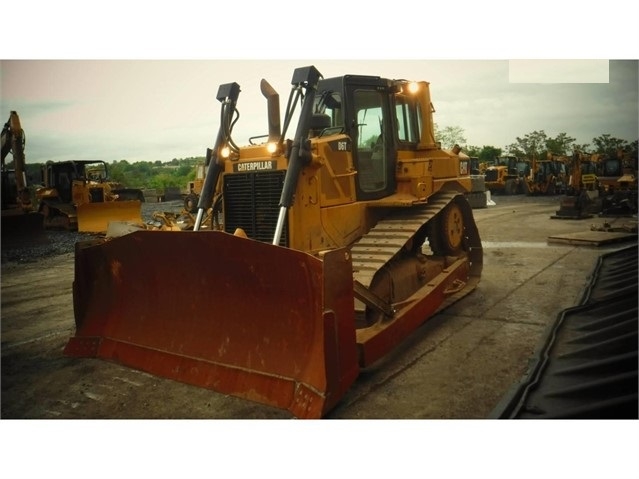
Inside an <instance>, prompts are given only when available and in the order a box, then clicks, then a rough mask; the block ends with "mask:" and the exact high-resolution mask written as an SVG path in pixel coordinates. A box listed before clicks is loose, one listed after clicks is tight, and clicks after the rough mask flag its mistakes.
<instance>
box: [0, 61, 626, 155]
mask: <svg viewBox="0 0 639 479" xmlns="http://www.w3.org/2000/svg"><path fill="white" fill-rule="evenodd" d="M310 64H313V65H315V66H316V67H317V68H318V70H319V71H320V72H321V73H322V74H323V76H324V77H331V76H338V75H343V74H347V73H353V74H370V75H380V76H385V77H389V78H405V79H415V80H427V81H429V82H431V94H432V99H433V104H434V107H435V110H436V113H435V121H436V123H437V124H438V126H439V127H445V126H459V127H461V128H463V130H464V133H465V137H466V140H467V144H468V145H475V146H483V145H492V146H496V147H504V146H506V145H508V144H511V143H513V142H515V139H516V138H517V137H518V136H519V137H522V136H524V135H526V134H528V133H530V132H532V131H535V130H544V131H545V132H546V133H547V134H548V135H549V136H556V135H557V134H559V133H562V132H565V133H567V134H568V135H569V136H571V137H573V138H576V140H577V143H579V144H585V143H591V142H592V138H594V137H597V136H600V135H601V134H604V133H608V134H611V135H612V136H614V137H617V138H621V139H624V140H627V141H634V140H636V139H637V138H638V133H637V132H638V128H639V127H638V120H637V119H638V117H639V114H638V105H639V99H638V63H637V61H630V60H625V61H610V62H608V61H606V60H603V61H602V60H598V61H584V60H579V61H577V60H572V61H546V62H539V61H530V60H529V61H523V62H522V61H517V62H509V61H508V60H402V61H371V60H351V61H347V60H322V59H320V60H311V59H300V60H172V61H167V60H124V61H113V60H4V61H2V65H1V67H0V68H1V70H0V78H1V82H2V104H1V113H2V119H3V121H6V119H7V118H8V116H9V112H10V110H16V111H17V112H18V114H19V115H20V118H21V120H22V126H23V128H24V130H25V132H26V134H27V149H26V154H27V160H28V161H30V162H44V161H47V160H67V159H83V158H86V159H101V160H106V161H112V160H121V159H126V160H129V161H140V160H145V161H155V160H160V161H169V160H171V159H172V158H183V157H190V156H203V155H204V152H205V151H206V148H207V147H210V146H212V144H213V142H214V140H215V136H216V133H217V128H218V122H219V110H220V108H219V106H220V103H219V102H218V101H217V100H216V99H215V95H216V93H217V88H218V86H219V85H220V84H221V83H227V82H233V81H234V82H237V83H239V84H240V87H241V89H242V92H241V94H240V97H239V100H238V110H239V112H240V120H239V121H238V123H237V126H236V128H235V130H234V138H235V141H236V143H238V144H245V143H246V142H247V141H248V138H249V137H251V136H257V135H262V134H266V133H267V132H268V130H267V123H266V101H265V100H264V98H263V97H262V95H261V93H260V91H259V82H260V79H261V78H266V79H267V80H268V81H269V83H271V85H273V87H274V88H275V89H276V90H277V91H278V92H279V94H280V103H281V110H282V112H283V111H284V108H285V106H286V100H287V98H288V94H289V91H290V88H291V86H290V85H291V83H290V82H291V78H292V73H293V70H294V69H295V68H296V67H299V66H306V65H310ZM289 132H290V133H291V134H292V133H293V132H294V129H293V128H292V129H291V130H289Z"/></svg>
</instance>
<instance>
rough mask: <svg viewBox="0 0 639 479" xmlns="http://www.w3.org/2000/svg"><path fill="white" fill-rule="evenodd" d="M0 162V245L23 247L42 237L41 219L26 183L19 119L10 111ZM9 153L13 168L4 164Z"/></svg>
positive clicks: (22, 136)
mask: <svg viewBox="0 0 639 479" xmlns="http://www.w3.org/2000/svg"><path fill="white" fill-rule="evenodd" d="M0 138H1V140H2V143H1V149H0V152H1V159H2V187H1V188H0V191H1V193H2V224H1V229H2V243H3V245H5V246H6V245H8V244H9V243H13V242H16V243H24V242H25V241H30V240H36V241H38V240H39V239H41V238H43V237H44V222H43V217H42V215H40V214H38V213H37V212H36V211H35V206H34V204H33V201H32V198H31V197H32V194H31V189H30V186H29V184H28V181H27V172H26V160H25V145H26V135H25V133H24V130H23V129H22V124H21V122H20V116H19V115H18V113H17V112H16V111H11V112H10V114H9V119H8V120H7V122H6V123H5V124H4V126H3V128H2V134H1V136H0ZM9 153H11V156H12V157H13V168H11V167H10V166H9V164H7V163H6V160H7V157H8V155H9Z"/></svg>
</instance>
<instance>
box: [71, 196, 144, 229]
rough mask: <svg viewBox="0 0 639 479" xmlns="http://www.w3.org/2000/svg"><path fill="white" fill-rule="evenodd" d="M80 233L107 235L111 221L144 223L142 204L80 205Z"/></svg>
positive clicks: (126, 202)
mask: <svg viewBox="0 0 639 479" xmlns="http://www.w3.org/2000/svg"><path fill="white" fill-rule="evenodd" d="M77 215H78V231H79V232H82V233H105V232H106V230H107V227H108V226H109V221H132V222H136V223H142V203H141V202H140V201H137V200H131V201H105V202H103V203H84V204H81V205H78V208H77Z"/></svg>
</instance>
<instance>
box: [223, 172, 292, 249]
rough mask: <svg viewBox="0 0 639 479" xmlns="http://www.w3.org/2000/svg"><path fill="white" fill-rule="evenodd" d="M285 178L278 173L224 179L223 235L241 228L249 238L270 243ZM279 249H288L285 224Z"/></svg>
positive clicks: (236, 175)
mask: <svg viewBox="0 0 639 479" xmlns="http://www.w3.org/2000/svg"><path fill="white" fill-rule="evenodd" d="M285 174H286V171H284V170H277V171H263V172H257V173H232V174H231V173H229V174H226V175H224V231H226V232H227V233H233V232H234V231H235V229H236V228H242V229H243V230H244V231H245V232H246V234H247V235H248V237H249V238H252V239H254V240H257V241H262V242H265V243H270V242H272V241H273V235H274V234H275V226H276V224H277V217H278V215H279V202H280V195H281V193H282V187H283V185H284V175H285ZM280 246H288V224H287V222H286V221H285V223H284V228H283V231H282V238H281V240H280Z"/></svg>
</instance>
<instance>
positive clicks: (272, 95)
mask: <svg viewBox="0 0 639 479" xmlns="http://www.w3.org/2000/svg"><path fill="white" fill-rule="evenodd" d="M260 90H261V91H262V95H264V98H266V107H267V110H268V142H269V143H277V142H279V141H280V138H281V137H282V128H281V125H280V95H279V94H278V93H277V92H276V91H275V89H274V88H273V87H272V86H271V85H270V83H269V82H267V81H266V80H264V79H263V78H262V81H261V82H260Z"/></svg>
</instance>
